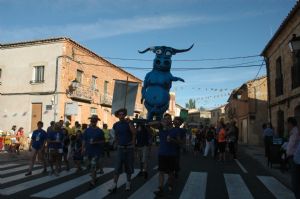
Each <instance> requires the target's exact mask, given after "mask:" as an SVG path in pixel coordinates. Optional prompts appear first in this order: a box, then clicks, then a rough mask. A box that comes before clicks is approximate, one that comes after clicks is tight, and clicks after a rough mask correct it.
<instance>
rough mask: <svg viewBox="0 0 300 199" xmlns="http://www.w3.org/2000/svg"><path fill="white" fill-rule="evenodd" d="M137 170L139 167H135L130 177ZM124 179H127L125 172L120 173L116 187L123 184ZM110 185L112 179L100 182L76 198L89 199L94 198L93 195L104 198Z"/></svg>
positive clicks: (135, 174) (134, 175)
mask: <svg viewBox="0 0 300 199" xmlns="http://www.w3.org/2000/svg"><path fill="white" fill-rule="evenodd" d="M138 172H139V169H135V170H134V173H133V174H132V178H134V177H136V176H137V173H138ZM126 181H127V179H126V174H125V173H123V174H121V175H120V177H119V180H118V188H119V187H120V186H122V185H123V184H125V183H126ZM112 185H113V180H109V181H107V182H106V183H104V184H101V185H100V186H98V187H96V188H94V189H93V190H91V191H88V192H86V193H84V194H82V195H80V196H79V197H77V198H76V199H90V198H94V197H97V198H104V197H105V196H107V195H108V194H109V191H108V189H109V188H111V186H112Z"/></svg>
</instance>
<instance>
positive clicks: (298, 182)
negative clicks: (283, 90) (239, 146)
mask: <svg viewBox="0 0 300 199" xmlns="http://www.w3.org/2000/svg"><path fill="white" fill-rule="evenodd" d="M286 124H287V130H288V133H287V134H286V135H284V136H283V137H282V138H280V139H281V140H282V142H281V143H280V144H279V146H280V147H281V149H280V153H279V154H272V153H274V152H273V151H271V149H272V145H274V143H273V142H274V138H276V133H275V131H274V129H273V127H272V124H271V123H267V124H263V126H262V128H263V137H264V145H265V156H266V157H267V158H268V159H269V161H272V160H270V159H272V158H270V157H271V156H272V157H273V156H276V155H280V156H281V157H280V159H281V161H280V164H281V170H282V171H286V170H288V169H289V170H290V173H291V180H292V183H291V184H292V188H293V191H294V193H295V196H296V198H300V133H299V126H298V125H299V124H298V122H297V120H296V118H295V117H289V118H288V119H287V121H286ZM276 144H277V145H278V143H276ZM275 153H276V152H275Z"/></svg>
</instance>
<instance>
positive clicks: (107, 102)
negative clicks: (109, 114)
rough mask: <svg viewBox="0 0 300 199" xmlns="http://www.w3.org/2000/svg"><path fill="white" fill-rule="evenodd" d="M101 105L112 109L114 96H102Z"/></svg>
mask: <svg viewBox="0 0 300 199" xmlns="http://www.w3.org/2000/svg"><path fill="white" fill-rule="evenodd" d="M100 104H101V105H102V106H107V107H111V106H112V96H111V95H108V94H102V95H100Z"/></svg>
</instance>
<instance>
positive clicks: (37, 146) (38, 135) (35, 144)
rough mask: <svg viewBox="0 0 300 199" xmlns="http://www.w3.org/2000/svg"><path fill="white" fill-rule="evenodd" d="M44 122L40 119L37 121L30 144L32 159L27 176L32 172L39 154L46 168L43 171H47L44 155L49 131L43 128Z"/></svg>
mask: <svg viewBox="0 0 300 199" xmlns="http://www.w3.org/2000/svg"><path fill="white" fill-rule="evenodd" d="M42 128H43V122H41V121H39V122H38V123H37V129H36V130H34V131H33V133H32V136H31V141H30V144H29V151H32V150H33V152H32V157H31V160H30V164H29V169H28V172H27V173H26V174H25V176H29V175H31V174H32V168H33V165H34V163H35V160H36V157H37V155H38V154H39V156H40V158H41V160H42V161H43V164H44V170H43V173H46V172H47V166H46V161H45V157H44V153H43V152H44V147H45V143H46V140H47V133H46V131H44V130H43V129H42Z"/></svg>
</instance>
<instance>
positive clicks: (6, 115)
mask: <svg viewBox="0 0 300 199" xmlns="http://www.w3.org/2000/svg"><path fill="white" fill-rule="evenodd" d="M0 70H1V77H0V82H1V85H0V117H1V119H0V129H2V130H7V129H10V127H11V126H12V125H13V124H15V125H17V126H18V127H20V126H22V127H24V129H25V131H26V132H29V131H31V130H32V129H34V128H36V122H37V121H39V120H42V121H44V123H45V126H48V124H49V123H50V121H53V120H54V121H58V120H69V121H71V123H72V124H74V122H75V121H79V122H80V123H88V117H89V116H90V115H92V114H97V115H98V116H99V117H100V118H101V120H102V121H101V122H100V125H101V126H102V124H103V123H107V124H108V126H109V127H112V124H113V123H114V122H115V121H116V118H115V116H114V115H113V114H112V113H111V106H112V95H113V90H114V80H115V79H120V80H127V79H128V81H132V82H137V83H138V84H139V86H138V92H137V98H136V102H135V104H136V105H135V112H136V113H138V114H142V113H143V110H144V106H143V105H142V104H141V103H140V99H141V87H142V81H141V80H140V79H139V78H137V77H135V76H134V75H132V74H130V73H128V72H126V71H124V70H123V69H121V68H119V67H117V66H115V65H114V64H112V63H110V62H109V61H107V60H105V59H104V58H102V57H100V56H99V55H97V54H96V53H94V52H92V51H91V50H89V49H87V48H85V47H83V46H82V45H80V44H79V43H77V42H75V41H73V40H72V39H70V38H53V39H45V40H35V41H26V42H19V43H10V44H2V45H1V47H0ZM75 80H76V81H75ZM74 82H75V83H76V87H74V86H72V85H74Z"/></svg>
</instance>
